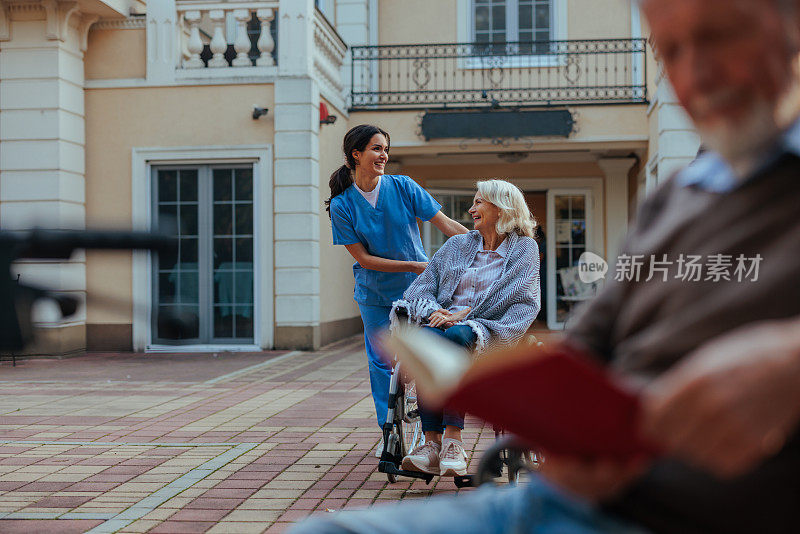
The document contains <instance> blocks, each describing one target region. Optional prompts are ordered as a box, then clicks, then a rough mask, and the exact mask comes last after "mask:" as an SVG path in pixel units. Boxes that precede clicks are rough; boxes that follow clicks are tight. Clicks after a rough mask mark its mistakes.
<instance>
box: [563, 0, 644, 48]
mask: <svg viewBox="0 0 800 534" xmlns="http://www.w3.org/2000/svg"><path fill="white" fill-rule="evenodd" d="M631 1H632V0H567V38H568V39H624V38H627V37H630V36H631Z"/></svg>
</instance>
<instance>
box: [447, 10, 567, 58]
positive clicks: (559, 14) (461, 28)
mask: <svg viewBox="0 0 800 534" xmlns="http://www.w3.org/2000/svg"><path fill="white" fill-rule="evenodd" d="M505 1H506V42H507V43H509V42H510V43H515V42H517V40H509V39H508V35H509V31H510V29H511V28H510V27H509V19H513V26H512V27H513V28H514V30H515V35H516V36H517V37H518V36H519V7H518V6H519V4H518V0H505ZM509 2H513V6H514V9H513V10H512V9H509V6H508V4H509ZM512 12H513V13H516V16H512V15H510V13H512ZM457 19H458V23H457V25H458V28H457V30H458V42H460V43H476V34H475V31H476V30H475V0H458V17H457ZM566 39H567V0H551V3H550V40H551V41H564V40H566ZM487 62H488V63H489V66H491V67H497V68H539V67H559V66H563V65H565V64H566V56H564V55H563V54H523V55H491V56H484V57H468V58H462V59H461V60H460V62H459V67H460V68H463V69H486V68H487Z"/></svg>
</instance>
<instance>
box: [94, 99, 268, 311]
mask: <svg viewBox="0 0 800 534" xmlns="http://www.w3.org/2000/svg"><path fill="white" fill-rule="evenodd" d="M256 103H257V104H259V105H264V106H267V107H269V108H270V109H273V108H274V105H273V103H274V88H273V86H271V85H228V86H203V87H171V88H148V89H89V90H87V91H86V223H87V226H112V227H119V228H130V224H131V187H132V184H131V149H132V148H133V147H169V146H204V145H226V146H233V145H268V144H272V143H273V138H274V125H273V117H272V114H271V113H270V114H269V115H268V116H266V117H262V118H261V119H259V120H257V121H256V120H253V119H252V118H251V116H250V113H251V112H252V106H253V104H256ZM86 279H87V290H88V293H89V294H90V295H92V294H96V295H103V296H107V297H111V298H114V299H120V300H121V301H123V302H126V301H130V298H131V261H130V255H129V254H113V255H109V254H99V253H89V254H87V261H86ZM138 298H141V296H138ZM130 322H131V310H130V308H124V309H123V308H120V307H118V306H114V307H112V308H110V309H106V308H102V309H101V308H99V307H96V306H92V305H91V304H90V305H89V307H88V310H87V323H130Z"/></svg>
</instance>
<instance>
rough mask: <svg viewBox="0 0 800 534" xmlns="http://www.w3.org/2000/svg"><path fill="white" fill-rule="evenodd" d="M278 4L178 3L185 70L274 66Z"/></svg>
mask: <svg viewBox="0 0 800 534" xmlns="http://www.w3.org/2000/svg"><path fill="white" fill-rule="evenodd" d="M278 4H279V2H278V1H276V0H268V1H264V0H262V1H259V0H252V1H250V2H207V1H197V0H178V1H177V2H176V9H177V12H178V26H179V33H180V34H181V35H182V39H181V62H180V65H179V68H182V69H240V68H247V67H254V66H255V67H272V66H274V65H275V59H274V54H273V53H274V50H275V39H274V37H273V31H274V30H273V24H274V23H275V20H276V18H277V17H276V15H277V12H278Z"/></svg>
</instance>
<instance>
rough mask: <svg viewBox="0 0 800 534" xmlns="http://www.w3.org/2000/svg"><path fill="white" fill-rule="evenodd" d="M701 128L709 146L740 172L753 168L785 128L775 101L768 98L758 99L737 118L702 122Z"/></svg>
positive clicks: (703, 137) (701, 132) (699, 126)
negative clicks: (778, 118) (712, 122)
mask: <svg viewBox="0 0 800 534" xmlns="http://www.w3.org/2000/svg"><path fill="white" fill-rule="evenodd" d="M697 130H698V132H699V133H700V138H701V139H702V141H703V143H704V144H705V145H706V147H707V148H709V149H710V150H713V151H715V152H717V153H719V154H720V155H721V156H722V157H723V158H724V159H725V160H726V161H727V162H728V163H729V164H730V165H731V167H732V168H733V169H734V171H736V174H737V175H739V176H744V175H746V174H748V173H749V172H750V171H752V170H753V169H752V167H753V166H754V165H755V164H757V163H758V160H759V158H760V157H762V156H763V154H764V151H765V150H766V149H767V148H768V147H769V146H770V144H772V143H773V142H774V141H775V139H776V138H777V137H778V136H779V135H780V132H781V128H780V126H778V124H777V122H776V118H775V105H774V104H773V103H770V102H768V101H766V100H758V101H757V102H756V103H755V104H754V105H753V106H752V107H751V109H750V110H748V111H747V113H746V114H745V115H744V116H743V117H742V118H741V119H739V120H737V121H736V122H731V121H727V122H724V123H723V122H717V123H716V124H714V125H712V126H701V125H698V126H697Z"/></svg>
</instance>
